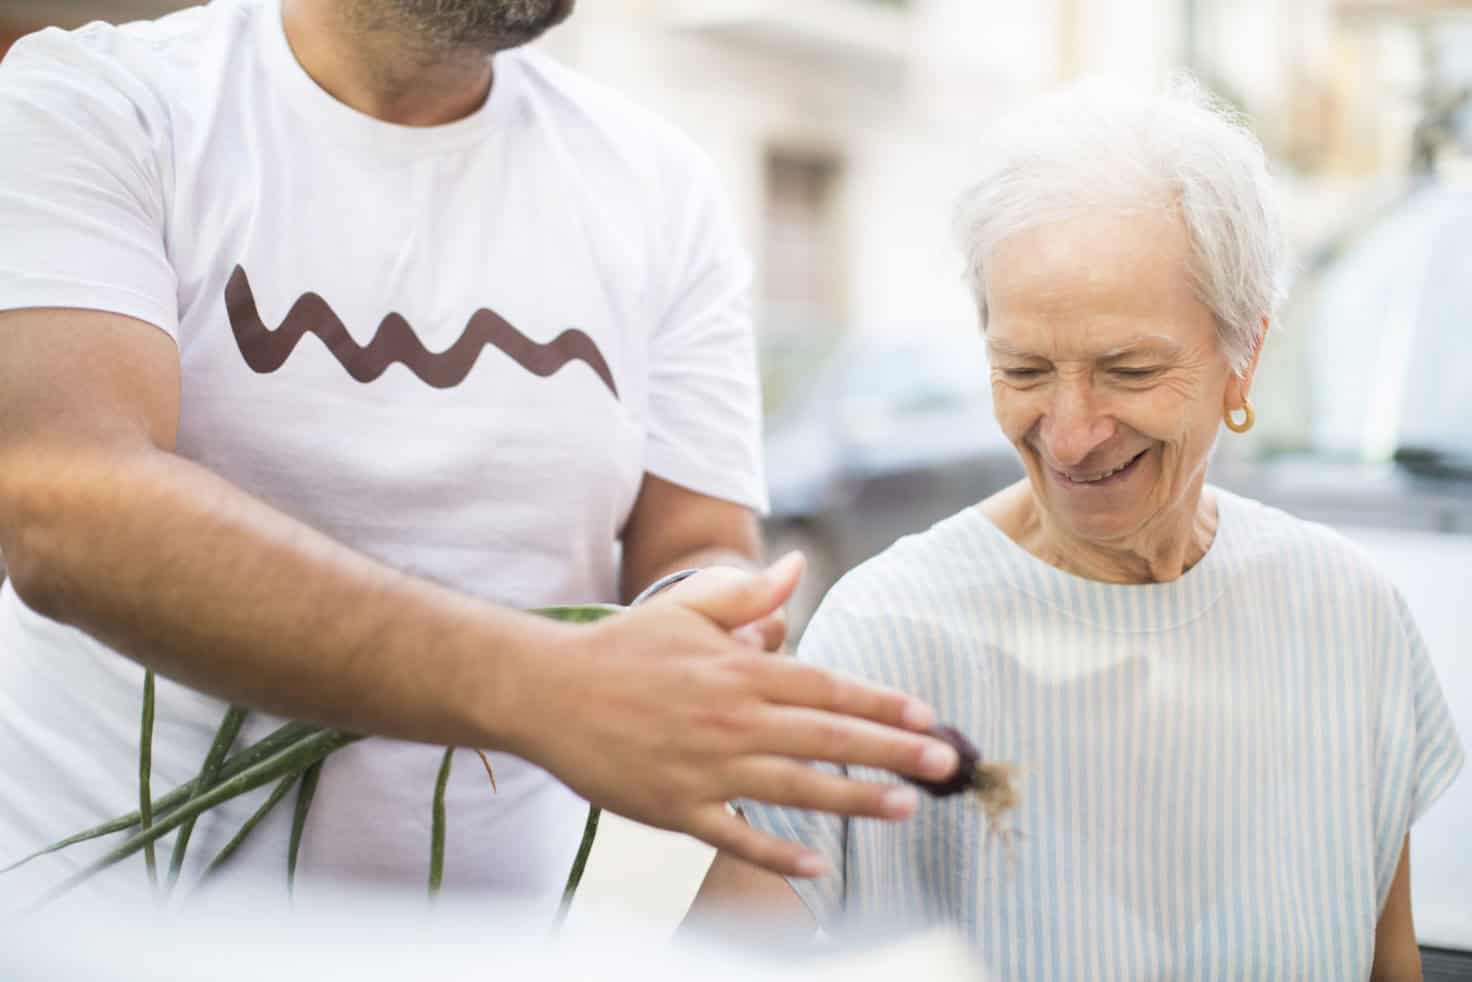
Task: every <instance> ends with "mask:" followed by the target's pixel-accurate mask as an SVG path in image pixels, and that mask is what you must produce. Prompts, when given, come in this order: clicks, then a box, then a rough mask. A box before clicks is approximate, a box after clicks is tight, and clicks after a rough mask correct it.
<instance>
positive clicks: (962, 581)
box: [692, 83, 1462, 982]
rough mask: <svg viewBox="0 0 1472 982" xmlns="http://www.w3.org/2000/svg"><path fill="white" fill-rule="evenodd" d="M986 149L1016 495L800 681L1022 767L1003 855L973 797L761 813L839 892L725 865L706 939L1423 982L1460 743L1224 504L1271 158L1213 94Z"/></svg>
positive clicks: (998, 497) (1369, 625) (984, 273)
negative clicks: (1224, 473)
mask: <svg viewBox="0 0 1472 982" xmlns="http://www.w3.org/2000/svg"><path fill="white" fill-rule="evenodd" d="M988 149H989V156H988V157H987V158H986V162H985V165H984V167H983V170H982V172H981V174H980V177H979V180H978V181H977V183H976V186H975V189H974V190H973V191H971V192H970V193H969V194H968V196H967V197H966V198H965V200H964V203H963V207H962V213H961V219H960V222H959V226H960V229H961V230H962V233H963V237H964V246H965V251H966V255H967V260H968V269H969V282H970V285H971V288H972V290H973V291H974V293H975V298H976V302H977V305H978V307H979V308H980V313H981V324H982V327H983V329H984V331H985V337H986V344H987V348H988V352H989V362H990V373H991V386H992V395H993V401H994V406H995V410H996V416H997V419H998V421H999V423H1000V425H1001V427H1002V429H1003V430H1004V431H1005V433H1006V434H1007V436H1008V438H1009V439H1010V441H1011V442H1012V444H1013V445H1014V446H1015V448H1016V450H1017V453H1018V455H1019V456H1020V457H1021V459H1022V462H1023V464H1024V466H1025V469H1026V473H1027V477H1026V479H1025V480H1023V481H1021V482H1019V483H1018V484H1016V485H1014V486H1012V487H1009V488H1006V489H1005V490H1003V491H1000V492H998V493H997V494H995V495H993V496H992V497H990V498H988V499H986V500H985V501H982V502H981V503H980V504H979V505H977V506H975V507H972V508H968V509H967V510H965V511H963V512H961V513H960V514H958V515H955V516H953V517H952V518H949V519H947V520H945V521H942V522H940V523H938V524H937V525H936V526H934V527H933V528H931V529H930V530H929V531H927V532H925V533H923V534H920V535H915V536H910V537H908V538H905V539H903V540H901V541H900V542H898V543H896V544H895V545H894V546H893V547H892V548H890V549H889V550H888V551H887V552H885V553H884V554H883V555H881V556H879V557H878V558H876V559H874V560H872V561H870V562H868V563H866V564H864V565H863V566H862V567H860V568H859V569H857V570H855V571H854V572H852V573H850V574H849V575H848V576H847V577H845V578H844V579H843V580H842V582H840V583H839V584H838V586H837V587H835V588H834V590H833V591H832V593H831V594H830V595H829V596H828V597H827V599H826V600H825V601H824V604H823V606H822V607H821V609H820V610H819V612H818V614H817V615H816V617H815V618H814V620H813V622H812V624H811V626H810V628H809V630H808V632H807V634H806V636H805V637H804V639H803V643H802V645H801V648H800V651H799V653H798V656H799V657H800V658H803V659H806V660H810V661H812V662H816V663H820V664H823V665H827V666H831V667H836V668H839V669H843V670H847V671H849V672H852V673H855V674H859V675H863V676H868V677H870V678H874V679H879V680H883V681H884V682H886V683H888V684H891V685H894V686H896V687H898V688H901V689H905V690H908V691H912V692H914V693H915V694H917V695H919V696H921V697H923V698H925V699H927V700H930V701H931V702H932V704H933V705H935V706H936V707H937V709H938V710H939V711H941V712H942V714H943V715H944V716H946V717H948V718H949V720H950V721H951V722H953V723H955V724H956V725H957V726H958V727H959V728H960V729H961V730H962V731H963V732H965V733H966V734H968V735H969V736H970V738H971V739H972V740H973V741H974V742H975V743H976V744H977V745H978V746H979V747H980V749H981V751H982V752H983V754H984V755H985V756H986V757H987V758H989V759H997V760H1003V761H1010V762H1015V763H1016V764H1018V765H1019V766H1020V767H1021V769H1022V770H1023V772H1024V776H1023V778H1022V782H1021V785H1020V788H1019V791H1020V803H1019V804H1018V806H1017V808H1016V809H1015V811H1013V812H1012V813H1011V814H1010V815H1009V816H1007V818H1008V820H1009V821H1010V823H1011V825H1012V826H1013V828H1012V830H1011V834H1010V835H1003V836H998V835H992V834H989V831H988V822H987V819H986V817H985V815H984V814H983V810H982V809H981V808H979V807H977V803H976V802H975V801H974V800H972V799H970V798H969V797H963V798H945V799H938V800H930V799H927V800H925V801H923V802H922V803H921V804H920V806H919V811H918V813H917V815H916V817H915V818H914V819H912V820H911V821H909V822H907V823H900V824H890V823H882V822H875V821H864V820H847V821H846V820H840V819H832V818H828V817H825V816H822V815H818V814H813V813H808V812H805V811H800V810H797V809H796V808H777V807H767V806H762V805H748V806H746V809H745V815H746V817H747V819H748V821H750V822H751V824H752V825H753V826H755V827H756V829H758V830H760V831H764V832H772V833H776V834H779V835H785V836H792V837H795V838H797V839H799V840H801V841H803V842H805V843H806V844H808V845H809V846H811V847H814V848H815V849H816V850H818V851H819V852H821V853H823V854H824V855H825V856H826V859H827V869H826V872H825V873H824V874H823V875H821V876H819V877H818V878H816V879H812V880H801V879H794V880H792V881H790V883H789V882H788V881H784V880H783V879H781V878H779V877H776V876H774V875H772V874H768V873H764V872H760V871H758V870H757V869H756V868H755V867H752V866H748V865H746V864H744V863H742V862H740V861H738V860H735V859H733V858H731V857H728V856H726V855H721V856H720V857H718V859H717V861H716V863H715V865H714V866H713V867H712V869H711V872H710V874H709V876H708V877H707V879H706V882H705V884H704V886H703V887H702V890H701V894H700V896H699V898H698V899H697V902H696V905H695V908H694V909H693V912H692V913H693V916H694V917H695V918H697V919H698V920H700V921H701V922H704V923H707V924H708V923H711V922H712V921H713V920H715V919H716V918H717V916H718V915H729V914H731V913H733V912H734V911H738V910H739V911H741V912H742V913H744V914H747V915H753V916H757V917H760V918H762V919H765V920H772V919H777V920H785V921H787V922H788V923H791V924H794V925H807V926H812V925H814V924H816V925H820V926H824V927H828V928H829V929H832V928H833V926H834V925H835V924H836V923H837V922H838V921H839V919H840V917H842V916H844V915H847V916H848V917H850V918H852V917H854V916H857V917H860V918H862V919H865V920H869V919H876V918H877V919H883V920H889V921H892V920H894V919H904V920H907V921H911V922H913V921H914V920H917V919H919V920H924V921H931V922H945V923H949V924H952V925H955V926H958V927H959V928H960V929H961V930H963V931H964V932H966V933H967V934H968V935H969V937H970V939H971V941H972V942H973V943H974V944H975V946H976V949H977V950H978V951H979V952H980V955H981V957H982V958H983V959H984V960H985V962H986V964H987V965H988V967H989V968H990V970H991V971H992V972H994V973H995V974H996V975H997V976H998V977H1000V978H1021V979H1097V978H1117V979H1144V978H1171V979H1177V978H1234V979H1236V978H1253V979H1324V980H1336V982H1338V980H1345V979H1364V978H1366V977H1370V976H1373V977H1375V978H1419V977H1420V976H1419V958H1418V954H1417V950H1416V944H1415V935H1414V932H1413V928H1412V921H1411V909H1410V886H1409V877H1410V871H1409V868H1408V858H1407V851H1408V843H1409V829H1410V826H1411V823H1412V822H1414V821H1415V820H1416V818H1417V817H1418V816H1420V815H1421V814H1422V813H1423V812H1424V811H1425V810H1426V808H1427V807H1428V806H1429V805H1430V804H1431V803H1432V801H1433V800H1434V799H1435V798H1436V797H1437V796H1438V795H1439V794H1440V793H1441V792H1442V791H1443V790H1444V789H1445V788H1446V787H1447V786H1448V785H1449V784H1450V783H1451V781H1452V779H1453V777H1454V776H1455V774H1456V772H1457V771H1458V769H1459V767H1460V764H1461V761H1462V750H1461V747H1460V745H1459V743H1458V740H1457V736H1456V734H1455V733H1454V731H1453V728H1452V725H1451V722H1450V719H1449V716H1448V714H1447V711H1446V708H1445V705H1444V702H1443V698H1442V695H1441V692H1440V690H1439V688H1438V685H1437V682H1436V679H1435V677H1434V675H1433V673H1432V670H1431V668H1430V665H1429V662H1428V659H1427V654H1426V651H1425V649H1424V646H1423V644H1422V641H1421V638H1420V636H1419V634H1418V632H1417V630H1416V626H1415V625H1414V624H1413V623H1412V621H1411V618H1410V616H1409V614H1408V612H1407V608H1406V606H1405V604H1404V602H1403V601H1402V599H1401V598H1400V596H1399V595H1398V594H1397V593H1396V590H1395V589H1394V587H1392V586H1391V584H1390V583H1389V582H1387V581H1386V579H1385V577H1384V576H1382V575H1381V574H1380V573H1379V572H1378V571H1377V570H1376V569H1375V568H1374V567H1373V565H1372V564H1371V563H1370V562H1368V561H1367V559H1366V558H1365V557H1364V556H1362V555H1361V554H1360V553H1359V552H1357V551H1356V550H1355V548H1354V547H1352V546H1351V545H1350V544H1349V543H1348V542H1347V541H1345V540H1344V539H1342V538H1340V537H1339V536H1338V535H1336V534H1335V533H1333V532H1331V531H1329V530H1328V529H1325V528H1323V527H1320V526H1318V525H1314V524H1311V523H1308V522H1304V521H1300V520H1298V519H1295V518H1293V517H1291V516H1289V515H1286V514H1283V513H1282V512H1280V511H1275V510H1273V509H1271V508H1268V507H1265V506H1263V505H1261V504H1258V503H1256V502H1253V501H1250V500H1247V499H1244V498H1241V497H1237V496H1235V495H1233V494H1230V493H1228V492H1226V491H1224V490H1221V489H1219V488H1214V487H1211V486H1209V485H1207V484H1206V483H1205V471H1206V467H1207V461H1208V459H1209V457H1210V455H1211V451H1212V447H1213V445H1214V443H1215V441H1216V439H1217V433H1218V426H1219V425H1220V424H1221V423H1222V422H1223V421H1225V424H1226V426H1227V427H1228V429H1230V430H1231V431H1233V432H1235V433H1240V432H1243V431H1245V430H1247V429H1249V428H1250V427H1251V426H1252V423H1253V418H1254V415H1253V406H1252V402H1251V400H1250V399H1249V397H1248V394H1249V391H1250V389H1251V386H1252V379H1253V373H1254V371H1255V369H1256V366H1257V363H1258V356H1259V355H1260V354H1261V350H1262V343H1263V338H1264V336H1265V333H1266V331H1267V329H1268V325H1269V323H1270V322H1271V318H1272V314H1273V312H1274V309H1275V307H1276V305H1277V302H1278V299H1279V294H1280V287H1279V283H1280V281H1281V273H1282V263H1283V260H1282V247H1281V245H1280V242H1279V231H1278V217H1277V212H1276V210H1275V206H1274V203H1273V201H1272V195H1271V188H1270V182H1269V177H1268V174H1267V169H1266V166H1265V163H1264V158H1263V153H1262V150H1261V147H1260V146H1259V145H1258V144H1257V142H1256V141H1255V140H1254V139H1253V138H1252V137H1251V136H1250V135H1249V134H1248V133H1247V132H1245V131H1244V130H1243V129H1242V128H1240V127H1239V126H1238V125H1236V124H1235V123H1234V122H1233V121H1232V120H1231V119H1229V118H1227V117H1226V116H1225V115H1224V114H1223V113H1221V112H1219V111H1217V110H1216V109H1215V108H1214V107H1213V106H1211V105H1210V104H1209V102H1208V101H1207V100H1206V99H1205V98H1204V97H1203V96H1202V95H1201V93H1200V91H1199V90H1198V89H1196V88H1195V87H1194V86H1192V85H1189V84H1180V85H1177V86H1176V87H1174V88H1173V89H1172V90H1171V91H1170V92H1168V93H1166V94H1162V95H1154V96H1152V95H1147V94H1144V93H1139V94H1136V93H1133V92H1130V91H1127V90H1122V89H1115V88H1113V87H1110V86H1107V85H1103V84H1101V83H1084V84H1080V85H1076V86H1074V87H1071V88H1069V89H1066V90H1064V91H1062V92H1060V93H1057V94H1053V95H1050V96H1048V97H1046V98H1044V99H1042V100H1040V101H1038V102H1036V103H1034V104H1033V105H1029V106H1027V107H1026V108H1025V109H1023V110H1022V111H1021V112H1019V113H1018V114H1017V115H1016V116H1015V117H1014V118H1013V119H1011V120H1009V121H1006V122H1004V123H1002V124H1001V125H1000V126H999V127H998V129H997V130H996V132H995V134H994V136H993V138H992V140H991V141H989V143H988ZM913 793H914V790H913V789H912V788H910V787H908V786H905V785H900V784H897V785H896V787H895V789H894V791H893V792H892V794H893V795H894V796H895V797H896V800H897V803H902V802H903V801H904V800H905V798H906V797H907V796H909V795H911V794H913ZM794 804H795V805H801V802H794Z"/></svg>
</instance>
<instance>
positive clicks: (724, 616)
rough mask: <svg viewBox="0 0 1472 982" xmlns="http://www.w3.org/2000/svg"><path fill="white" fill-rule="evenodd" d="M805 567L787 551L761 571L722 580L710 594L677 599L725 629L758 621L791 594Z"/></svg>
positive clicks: (784, 601) (800, 558)
mask: <svg viewBox="0 0 1472 982" xmlns="http://www.w3.org/2000/svg"><path fill="white" fill-rule="evenodd" d="M806 566H807V561H806V560H804V559H803V556H802V553H800V552H789V553H788V554H787V555H785V556H783V557H782V558H781V559H779V560H777V561H776V562H775V563H773V564H772V565H770V566H768V567H767V568H766V569H765V570H763V571H762V572H760V573H753V574H752V575H751V576H748V577H746V578H744V579H741V580H737V581H736V582H734V583H723V584H721V585H720V586H719V587H716V588H715V589H713V590H711V591H710V592H709V593H704V592H702V594H701V595H698V596H691V597H682V598H681V600H680V602H681V603H682V604H684V605H685V606H686V607H689V608H690V609H691V610H695V611H698V612H700V613H702V614H704V615H705V616H706V617H709V618H710V619H711V620H712V621H714V622H715V623H716V624H717V625H719V626H720V627H722V628H724V629H725V630H727V631H734V630H735V629H736V628H738V627H743V626H745V625H747V624H750V623H752V622H753V621H759V620H761V619H762V618H763V617H766V616H767V615H768V614H771V613H772V612H773V611H775V610H777V609H778V608H780V607H781V606H782V605H783V604H785V603H786V602H787V598H788V597H790V596H792V591H793V590H795V589H796V588H797V581H798V580H800V579H802V572H803V570H804V569H805V568H806Z"/></svg>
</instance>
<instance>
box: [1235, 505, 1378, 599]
mask: <svg viewBox="0 0 1472 982" xmlns="http://www.w3.org/2000/svg"><path fill="white" fill-rule="evenodd" d="M1212 490H1213V492H1214V493H1215V495H1216V496H1217V502H1218V509H1219V513H1221V520H1222V522H1224V523H1229V527H1230V529H1231V531H1230V532H1229V533H1228V534H1229V536H1230V546H1229V550H1228V551H1229V553H1230V555H1229V557H1228V562H1229V563H1230V565H1231V566H1232V567H1234V570H1233V571H1234V572H1235V573H1237V574H1238V575H1244V574H1245V575H1248V576H1257V575H1259V574H1261V573H1265V572H1268V571H1272V572H1273V573H1276V574H1279V575H1281V574H1283V573H1284V572H1285V571H1287V572H1288V573H1289V575H1294V576H1296V577H1297V578H1299V579H1303V578H1305V577H1307V578H1310V579H1311V580H1312V581H1313V582H1315V583H1317V584H1319V585H1320V587H1321V588H1322V589H1326V590H1329V591H1331V592H1333V593H1334V594H1336V596H1338V597H1339V598H1341V599H1347V598H1350V597H1353V598H1356V599H1359V600H1363V601H1367V602H1372V603H1387V604H1392V605H1393V604H1394V603H1395V601H1396V592H1395V587H1394V585H1393V584H1392V583H1391V581H1390V578H1389V577H1388V576H1386V574H1385V573H1384V572H1383V571H1382V570H1381V569H1380V568H1379V566H1377V565H1376V563H1375V562H1374V560H1373V559H1372V558H1371V556H1370V554H1369V553H1368V552H1366V551H1365V549H1364V548H1363V547H1362V546H1360V545H1359V544H1358V543H1356V542H1355V541H1354V540H1352V539H1350V538H1349V537H1348V536H1346V535H1345V534H1344V533H1342V532H1340V531H1339V530H1337V529H1334V528H1331V527H1329V526H1328V525H1324V524H1322V523H1320V522H1314V521H1310V520H1308V519H1305V518H1300V517H1298V516H1296V515H1293V514H1291V513H1289V512H1286V511H1284V510H1282V509H1281V508H1275V507H1273V506H1271V505H1267V504H1264V503H1263V502H1261V501H1258V500H1256V499H1254V498H1247V497H1243V496H1241V495H1238V494H1234V493H1232V492H1230V491H1226V490H1223V489H1221V488H1213V489H1212ZM1294 571H1296V572H1294Z"/></svg>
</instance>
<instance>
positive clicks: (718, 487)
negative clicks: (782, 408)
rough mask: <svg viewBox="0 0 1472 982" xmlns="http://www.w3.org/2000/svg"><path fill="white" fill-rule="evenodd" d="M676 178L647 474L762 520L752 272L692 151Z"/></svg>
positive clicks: (656, 338) (653, 363)
mask: <svg viewBox="0 0 1472 982" xmlns="http://www.w3.org/2000/svg"><path fill="white" fill-rule="evenodd" d="M679 171H680V172H679V173H678V174H673V173H672V174H671V175H670V180H669V182H668V185H669V186H668V187H667V188H666V189H665V192H664V193H666V194H671V193H672V197H671V207H672V209H673V210H672V212H671V214H670V216H669V218H668V219H667V223H668V231H667V234H666V236H665V239H664V242H665V249H666V250H667V251H666V254H665V256H664V257H663V258H662V260H661V265H662V266H664V267H665V268H667V269H668V270H669V271H670V273H669V276H668V279H667V280H666V281H665V284H666V290H665V300H664V302H663V304H662V309H663V315H662V317H660V319H659V322H658V324H657V325H656V326H655V329H654V333H653V336H652V338H651V340H650V355H649V366H650V367H649V437H648V445H647V447H646V456H645V461H646V465H645V466H646V468H647V470H648V471H649V472H650V473H651V474H654V475H655V476H657V477H661V478H664V479H665V480H667V481H671V482H673V483H675V484H679V485H681V486H682V487H686V488H689V489H690V490H692V491H698V492H700V493H701V494H707V495H710V496H712V497H716V498H723V499H726V500H729V501H735V502H737V503H738V504H742V505H746V506H747V507H750V508H752V509H754V510H756V511H758V512H762V513H765V512H766V510H767V494H766V478H765V476H764V474H763V469H762V456H761V390H760V384H759V382H758V379H757V366H756V344H755V339H754V337H753V332H752V323H751V299H750V298H751V294H750V291H751V263H750V261H749V260H748V258H747V256H746V253H745V251H744V250H743V248H742V247H741V244H740V242H739V241H738V239H737V235H736V232H735V228H734V223H733V221H732V219H731V215H730V210H729V207H728V206H727V204H726V201H725V199H724V197H723V196H722V195H721V193H720V191H719V183H718V181H717V180H716V177H715V174H714V169H713V168H712V167H711V166H710V165H709V164H708V162H706V161H705V159H704V158H703V157H700V156H699V155H697V154H694V153H693V151H692V152H691V154H690V155H689V157H688V158H687V159H685V160H683V161H682V163H681V165H680V167H679ZM681 187H684V188H686V189H687V190H685V191H684V192H683V193H682V192H681V191H679V190H678V189H679V188H681Z"/></svg>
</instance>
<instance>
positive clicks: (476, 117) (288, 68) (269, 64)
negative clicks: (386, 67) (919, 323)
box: [257, 0, 519, 156]
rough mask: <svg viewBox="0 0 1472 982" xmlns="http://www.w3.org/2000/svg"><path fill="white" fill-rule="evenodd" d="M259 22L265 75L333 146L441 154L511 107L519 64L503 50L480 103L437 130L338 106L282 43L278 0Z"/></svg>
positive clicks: (486, 128) (475, 137)
mask: <svg viewBox="0 0 1472 982" xmlns="http://www.w3.org/2000/svg"><path fill="white" fill-rule="evenodd" d="M261 18H262V22H261V26H260V30H259V31H258V32H257V34H258V36H259V38H260V49H261V56H262V59H263V61H264V63H265V67H266V72H267V75H268V76H269V77H270V79H271V80H272V81H273V82H274V83H275V84H276V85H278V86H280V87H281V89H282V91H283V92H284V94H285V97H286V101H287V102H288V103H290V105H291V107H292V109H293V110H294V111H295V112H296V113H298V114H299V115H301V116H302V117H304V119H305V120H306V121H307V123H308V124H309V125H310V126H311V127H312V129H313V130H314V131H316V132H323V133H325V134H327V135H328V136H329V137H330V138H332V139H334V140H337V141H338V142H342V143H348V144H353V145H356V146H362V147H367V148H371V149H372V150H373V151H374V152H375V153H387V154H392V155H399V156H415V155H420V154H434V153H444V152H449V151H453V150H458V149H461V148H463V147H466V146H469V145H471V144H473V143H475V142H477V141H479V140H481V139H484V137H485V136H486V135H487V133H489V132H490V131H491V130H492V129H494V128H495V127H496V125H497V124H498V123H499V122H500V121H502V120H504V119H506V118H507V117H508V114H509V113H510V112H511V111H512V109H513V106H514V103H515V91H514V90H515V88H516V84H517V78H516V77H517V73H518V68H519V65H518V61H517V59H516V58H515V57H514V56H512V53H511V52H504V51H503V52H499V53H498V54H496V55H495V56H494V61H493V63H492V64H493V72H494V75H493V79H492V83H491V91H490V93H489V95H487V97H486V101H485V102H483V103H482V104H481V105H480V106H479V107H478V108H477V109H476V110H475V111H474V112H472V113H471V114H470V115H468V116H465V117H463V118H461V119H457V120H455V121H453V122H450V123H443V124H440V125H438V126H405V125H402V124H400V123H390V122H387V121H385V120H381V119H377V118H375V117H373V116H369V115H367V114H366V113H362V112H359V111H358V110H356V109H354V108H352V107H351V106H349V105H347V104H345V103H343V102H339V101H338V100H337V99H335V98H334V97H333V96H331V95H330V94H328V92H327V90H326V89H323V88H322V87H321V86H320V85H318V84H317V82H316V80H315V79H313V78H312V76H311V75H309V74H307V70H306V69H305V68H303V67H302V65H301V62H299V61H297V58H296V55H295V53H294V52H293V51H292V50H291V45H290V43H288V41H287V40H286V29H285V27H284V25H283V23H282V19H281V0H263V3H262V4H261Z"/></svg>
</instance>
